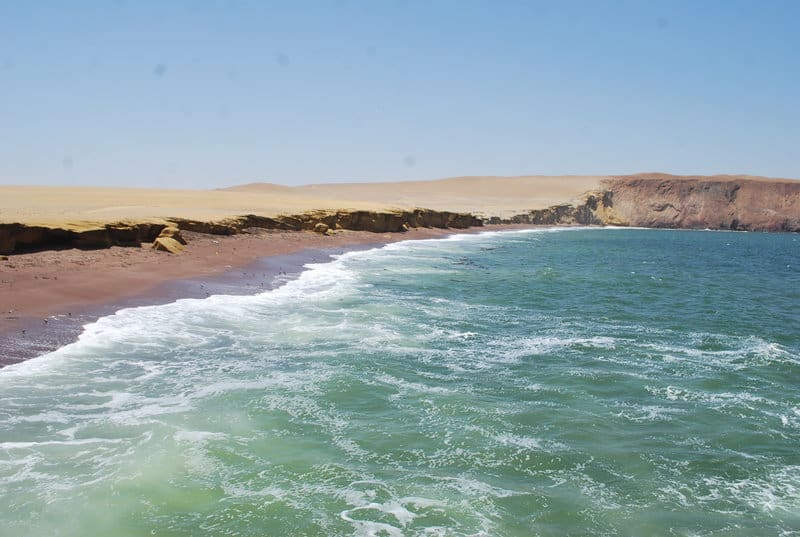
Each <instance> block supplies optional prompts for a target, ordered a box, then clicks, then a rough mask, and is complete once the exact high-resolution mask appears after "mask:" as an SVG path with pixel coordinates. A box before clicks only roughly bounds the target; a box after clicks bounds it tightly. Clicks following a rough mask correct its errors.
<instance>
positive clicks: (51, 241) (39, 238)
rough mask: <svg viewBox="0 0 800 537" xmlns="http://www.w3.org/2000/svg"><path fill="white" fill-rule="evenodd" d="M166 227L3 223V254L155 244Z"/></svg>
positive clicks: (0, 247)
mask: <svg viewBox="0 0 800 537" xmlns="http://www.w3.org/2000/svg"><path fill="white" fill-rule="evenodd" d="M164 227H165V226H164V224H159V223H137V224H129V223H115V224H106V225H98V226H91V225H81V226H70V227H69V228H62V227H48V226H28V225H25V224H19V223H12V224H0V254H13V253H21V252H32V251H37V250H61V249H65V248H80V249H84V250H91V249H99V248H109V247H111V246H140V245H141V243H143V242H152V241H153V240H154V239H155V238H156V237H157V236H158V234H159V233H160V232H161V230H162V229H163V228H164Z"/></svg>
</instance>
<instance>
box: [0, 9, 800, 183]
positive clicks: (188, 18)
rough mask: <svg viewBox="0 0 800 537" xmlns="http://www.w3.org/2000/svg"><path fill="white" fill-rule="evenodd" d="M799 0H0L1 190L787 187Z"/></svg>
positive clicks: (798, 109)
mask: <svg viewBox="0 0 800 537" xmlns="http://www.w3.org/2000/svg"><path fill="white" fill-rule="evenodd" d="M799 22H800V2H798V1H794V0H789V1H785V2H779V1H749V2H743V1H735V0H725V1H718V2H717V1H700V0H692V1H686V2H683V1H678V0H671V1H664V2H659V1H655V0H653V1H649V0H648V1H644V0H642V1H630V2H610V1H608V2H606V1H600V0H596V1H586V2H564V1H556V2H536V1H533V0H529V1H522V2H513V1H510V0H509V1H503V0H494V1H489V0H487V1H469V0H459V1H445V0H428V1H420V2H416V1H389V0H386V1H381V0H372V1H365V2H360V1H354V0H330V1H327V0H326V1H299V0H295V1H287V2H270V1H234V0H231V1H224V2H216V1H192V2H178V1H169V2H168V1H152V2H149V1H144V0H130V1H122V0H120V1H107V2H90V1H81V0H76V1H35V2H34V1H30V2H29V1H20V0H0V184H51V185H55V184H71V185H104V184H107V185H120V186H121V185H130V186H163V187H176V188H187V187H196V188H209V187H217V186H225V185H231V184H237V183H244V182H253V181H269V182H275V183H283V184H304V183H313V182H327V181H349V180H355V181H374V180H400V179H429V178H438V177H448V176H457V175H522V174H612V173H632V172H638V171H664V172H669V173H678V174H688V173H700V174H711V173H748V174H757V175H768V176H777V177H794V178H798V177H800V31H798V23H799Z"/></svg>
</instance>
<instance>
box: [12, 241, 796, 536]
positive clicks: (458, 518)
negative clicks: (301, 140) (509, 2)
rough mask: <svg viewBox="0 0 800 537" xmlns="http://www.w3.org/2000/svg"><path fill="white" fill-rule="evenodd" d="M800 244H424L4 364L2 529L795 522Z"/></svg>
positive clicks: (130, 321)
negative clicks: (34, 357)
mask: <svg viewBox="0 0 800 537" xmlns="http://www.w3.org/2000/svg"><path fill="white" fill-rule="evenodd" d="M798 304H800V258H799V256H798V242H797V237H795V236H793V235H781V234H776V235H761V234H736V233H704V232H686V231H684V232H676V231H654V230H649V231H648V230H619V229H614V230H612V229H580V228H570V229H551V230H530V231H525V232H504V233H485V234H480V235H460V236H454V237H450V238H447V239H444V240H435V241H409V242H404V243H396V244H392V245H389V246H386V247H383V248H379V249H375V250H370V251H363V252H353V253H348V254H344V255H341V256H337V257H336V258H335V259H332V260H331V261H330V262H327V263H318V264H313V265H310V266H309V267H308V269H307V270H306V271H305V272H304V273H302V274H301V275H300V276H299V277H298V278H297V279H296V280H293V281H291V282H288V283H287V284H285V285H283V286H282V287H280V288H278V289H275V290H272V291H269V292H266V293H262V294H259V295H254V296H213V297H210V298H208V299H204V300H180V301H177V302H175V303H172V304H167V305H163V306H154V307H143V308H132V309H126V310H122V311H120V312H118V313H117V314H115V315H112V316H109V317H105V318H102V319H100V320H99V321H98V322H96V323H94V324H92V325H89V326H87V327H86V329H85V331H84V333H83V334H82V336H81V338H80V339H79V340H78V342H76V343H75V344H72V345H69V346H66V347H64V348H62V349H59V350H58V351H56V352H54V353H51V354H49V355H46V356H43V357H40V358H37V359H35V360H32V361H29V362H26V363H22V364H18V365H15V366H11V367H8V368H5V369H3V370H1V371H0V416H2V419H0V483H2V486H1V487H0V533H2V534H9V535H21V536H22V535H42V536H44V535H48V536H49V535H87V534H112V535H122V536H125V535H131V536H133V535H143V534H153V535H198V534H204V535H270V534H278V533H283V534H290V535H296V534H301V535H353V534H356V535H491V536H498V535H500V536H502V535H565V534H592V535H620V534H628V535H644V534H646V535H718V534H725V535H776V534H783V535H791V534H792V532H796V531H797V529H798V527H800V503H798V498H799V497H800V494H798V492H800V459H798V456H797V447H796V446H797V445H800V396H799V395H798V391H797V382H798V380H797V379H800V332H799V331H798V326H800V314H799V313H798V311H799V310H800V309H799V308H798Z"/></svg>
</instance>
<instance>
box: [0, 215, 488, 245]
mask: <svg viewBox="0 0 800 537" xmlns="http://www.w3.org/2000/svg"><path fill="white" fill-rule="evenodd" d="M319 224H324V225H325V228H324V229H330V230H332V231H336V230H352V231H372V232H375V233H394V232H402V231H406V230H407V229H409V228H416V227H427V228H443V229H446V228H454V229H465V228H469V227H473V226H481V225H483V221H482V220H481V219H480V218H478V217H476V216H473V215H471V214H467V213H457V212H449V211H433V210H428V209H414V210H409V211H400V210H398V211H351V210H342V211H313V212H307V213H302V214H297V215H280V216H275V217H267V216H259V215H254V214H248V215H243V216H239V217H234V218H226V219H223V220H219V221H201V220H191V219H186V218H167V219H164V220H163V221H152V222H143V223H131V222H115V223H105V224H89V223H76V224H72V225H68V226H57V225H55V226H53V225H26V224H21V223H9V224H4V223H0V254H6V255H7V254H15V253H25V252H34V251H41V250H58V249H66V248H79V249H100V248H110V247H111V246H135V247H139V246H140V245H141V244H142V243H151V242H153V241H154V240H155V239H156V238H157V237H158V236H159V234H160V233H161V232H162V230H164V229H165V228H166V227H167V226H177V227H178V228H180V229H181V230H184V231H195V232H198V233H207V234H212V235H234V234H237V233H242V232H246V231H247V229H249V228H262V229H281V230H290V231H303V230H309V231H311V230H315V229H317V230H318V229H319Z"/></svg>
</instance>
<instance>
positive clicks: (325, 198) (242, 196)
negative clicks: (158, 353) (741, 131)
mask: <svg viewBox="0 0 800 537" xmlns="http://www.w3.org/2000/svg"><path fill="white" fill-rule="evenodd" d="M602 179H604V177H602V176H584V177H579V176H563V177H545V176H525V177H458V178H451V179H442V180H435V181H409V182H402V183H396V182H395V183H339V184H320V185H307V186H299V187H287V186H282V185H273V184H268V183H255V184H249V185H241V186H237V187H232V188H226V189H220V190H168V189H132V188H86V187H24V186H3V187H0V223H2V222H5V223H10V222H20V223H25V224H29V225H48V226H75V227H81V226H83V225H85V224H87V223H91V224H102V223H110V222H120V221H148V220H154V221H157V220H160V219H163V218H188V219H194V220H204V221H208V220H220V219H224V218H227V217H231V216H239V215H243V214H256V215H260V216H277V215H279V214H299V213H303V212H307V211H313V210H324V209H354V210H376V211H381V210H388V209H411V208H416V207H422V208H427V209H434V210H447V211H454V212H471V213H474V214H477V215H485V216H500V217H509V216H512V215H514V214H518V213H520V212H525V211H527V210H530V209H538V208H545V207H549V206H551V205H554V204H557V203H563V202H567V201H570V200H572V199H574V198H576V197H579V196H580V195H581V194H583V193H584V192H587V191H589V190H593V189H596V188H598V187H599V185H600V182H601V180H602Z"/></svg>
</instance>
